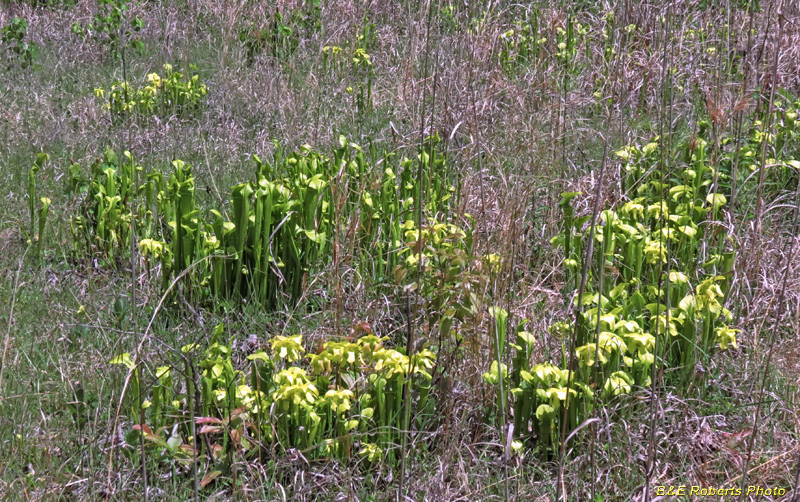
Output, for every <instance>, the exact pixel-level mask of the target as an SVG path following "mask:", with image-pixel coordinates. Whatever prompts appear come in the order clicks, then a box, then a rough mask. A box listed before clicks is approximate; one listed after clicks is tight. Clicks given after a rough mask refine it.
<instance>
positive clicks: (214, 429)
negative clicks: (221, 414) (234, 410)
mask: <svg viewBox="0 0 800 502" xmlns="http://www.w3.org/2000/svg"><path fill="white" fill-rule="evenodd" d="M221 431H222V427H217V426H216V425H204V426H203V427H202V428H201V429H200V434H207V433H209V432H210V433H215V432H221Z"/></svg>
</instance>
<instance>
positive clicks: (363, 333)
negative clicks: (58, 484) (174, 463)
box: [111, 324, 436, 463]
mask: <svg viewBox="0 0 800 502" xmlns="http://www.w3.org/2000/svg"><path fill="white" fill-rule="evenodd" d="M352 331H353V336H352V337H348V338H342V340H341V341H329V342H326V343H323V344H321V345H320V346H319V349H318V350H317V352H316V353H309V354H307V353H306V349H305V347H304V345H303V336H302V335H295V336H275V337H273V338H272V339H271V340H270V343H269V346H270V350H269V351H268V352H267V351H264V350H258V351H256V352H254V353H252V354H250V355H249V356H248V357H247V359H248V362H249V364H248V365H246V367H245V368H244V371H241V370H236V369H234V364H233V362H232V358H231V346H230V344H229V343H227V342H226V341H225V336H224V330H223V328H222V326H221V325H219V326H217V327H216V328H215V330H214V333H213V335H212V336H211V340H210V344H209V346H208V348H207V349H206V350H205V351H201V350H199V347H198V345H197V344H191V345H187V346H185V347H183V348H182V349H181V352H182V353H183V359H184V360H185V361H186V364H185V365H179V366H178V367H171V366H163V367H159V368H157V369H156V371H155V376H156V379H155V382H154V384H153V385H152V387H151V388H149V390H147V389H145V388H143V386H142V382H141V381H140V380H141V379H140V375H139V368H138V367H136V365H135V363H134V361H133V360H132V358H131V356H130V354H128V353H124V354H122V355H120V356H117V357H115V358H114V359H112V360H111V363H112V364H121V365H124V366H126V367H127V368H128V369H129V370H130V371H131V372H132V380H131V384H130V385H129V386H128V392H127V399H128V401H129V402H130V408H129V409H130V414H131V418H132V420H133V422H134V423H135V424H136V425H135V426H134V427H133V429H134V431H141V433H142V434H144V435H145V439H146V440H148V441H149V442H151V443H153V444H154V445H155V446H156V447H157V448H164V447H165V445H167V447H168V449H169V451H171V452H172V453H173V455H174V456H175V457H178V458H180V457H183V458H187V457H189V456H190V455H208V456H212V457H220V456H222V455H224V454H226V453H227V452H228V450H229V449H230V448H231V447H233V448H235V449H237V450H242V449H244V450H245V451H246V452H249V453H251V454H253V455H257V454H258V453H259V452H262V453H263V452H264V451H266V450H269V449H273V448H278V449H279V451H280V452H284V453H285V452H287V451H289V450H299V451H301V452H302V454H303V455H304V456H306V457H308V458H317V457H325V458H331V457H333V458H339V459H348V458H351V457H355V456H358V457H361V458H364V459H366V460H367V461H368V462H369V463H372V462H374V461H377V460H379V459H383V458H385V456H389V457H392V456H393V455H394V453H393V451H394V449H393V446H394V445H396V444H398V442H399V437H400V434H401V432H400V431H402V430H403V420H404V416H405V406H406V404H405V403H408V405H409V406H411V407H412V408H413V416H414V420H415V421H423V420H425V417H426V416H429V415H431V414H432V413H433V402H432V400H429V394H430V387H431V374H430V373H429V371H430V370H431V368H432V367H433V365H434V362H435V359H436V357H435V355H434V354H433V353H432V352H431V351H429V350H427V349H423V350H420V351H418V352H416V353H415V354H413V355H412V356H411V357H407V356H406V355H404V354H403V353H402V352H401V351H397V350H394V349H390V348H387V347H385V346H384V345H383V343H384V341H385V339H381V338H378V337H377V336H376V335H374V334H373V333H372V330H371V329H370V327H369V325H367V324H360V325H356V326H354V327H353V330H352ZM196 353H199V354H200V355H201V357H200V358H199V360H197V361H194V360H193V359H194V357H196ZM195 375H197V377H198V378H197V379H196V378H195ZM198 381H199V384H198ZM405 386H409V390H410V391H411V392H412V393H413V394H414V399H413V400H409V401H405V400H404V399H403V397H404V394H403V393H404V389H405ZM140 392H141V393H142V394H143V395H144V396H145V397H144V398H141V397H140V396H139V393H140ZM410 411H412V410H410ZM193 424H194V425H198V426H200V425H201V426H202V427H200V428H198V429H196V430H194V428H193ZM193 430H194V432H193ZM197 437H205V438H206V440H205V441H202V442H201V441H199V440H193V438H197ZM129 441H133V439H130V438H129Z"/></svg>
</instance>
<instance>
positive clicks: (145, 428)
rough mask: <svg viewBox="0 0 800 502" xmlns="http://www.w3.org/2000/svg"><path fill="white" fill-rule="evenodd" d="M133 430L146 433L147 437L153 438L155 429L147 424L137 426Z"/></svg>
mask: <svg viewBox="0 0 800 502" xmlns="http://www.w3.org/2000/svg"><path fill="white" fill-rule="evenodd" d="M133 430H135V431H144V435H145V436H152V435H153V429H151V428H150V426H149V425H147V424H136V425H134V426H133Z"/></svg>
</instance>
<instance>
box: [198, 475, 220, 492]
mask: <svg viewBox="0 0 800 502" xmlns="http://www.w3.org/2000/svg"><path fill="white" fill-rule="evenodd" d="M220 474H222V471H211V472H209V473H208V474H206V475H205V476H203V480H202V481H200V488H205V487H206V485H208V484H209V483H210V482H212V481H214V480H215V479H217V477H218V476H219V475H220Z"/></svg>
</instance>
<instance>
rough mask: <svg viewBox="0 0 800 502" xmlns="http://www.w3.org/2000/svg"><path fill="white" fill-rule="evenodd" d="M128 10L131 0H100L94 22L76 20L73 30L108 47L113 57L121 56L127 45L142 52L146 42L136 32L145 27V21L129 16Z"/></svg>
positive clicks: (76, 33)
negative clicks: (86, 22)
mask: <svg viewBox="0 0 800 502" xmlns="http://www.w3.org/2000/svg"><path fill="white" fill-rule="evenodd" d="M128 10H130V0H98V1H97V12H95V15H94V18H93V19H92V22H90V23H88V24H86V25H81V24H79V23H77V22H76V23H74V24H73V25H72V28H71V31H72V33H74V34H75V35H78V36H80V37H83V38H84V39H86V38H91V39H92V40H94V41H95V42H97V43H98V44H100V45H101V46H104V47H106V48H108V50H109V52H110V54H111V56H112V57H113V58H120V57H121V56H122V53H123V52H124V51H125V49H126V48H127V47H131V48H132V49H134V50H136V51H138V52H142V51H143V50H144V48H145V46H144V42H142V41H141V40H140V39H139V38H138V37H136V36H135V34H136V33H138V32H139V31H141V29H142V28H144V21H142V19H141V18H139V17H134V18H131V17H129V16H128Z"/></svg>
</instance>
